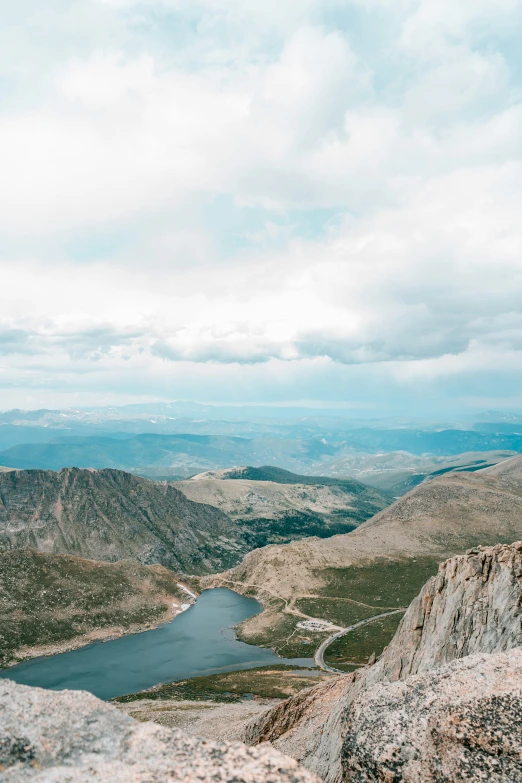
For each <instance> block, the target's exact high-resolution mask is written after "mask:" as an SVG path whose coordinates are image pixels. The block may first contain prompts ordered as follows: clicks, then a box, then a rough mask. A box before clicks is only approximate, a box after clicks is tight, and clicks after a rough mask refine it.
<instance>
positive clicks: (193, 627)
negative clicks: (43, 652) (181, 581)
mask: <svg viewBox="0 0 522 783" xmlns="http://www.w3.org/2000/svg"><path fill="white" fill-rule="evenodd" d="M260 611H261V605H260V604H259V603H258V602H257V601H256V600H254V599H253V598H245V597H244V596H242V595H238V594H237V593H234V592H232V591H231V590H228V589H227V588H224V587H219V588H216V589H215V590H206V591H205V592H204V593H202V594H201V596H200V597H199V598H198V600H197V603H196V604H195V605H194V606H192V607H191V608H190V609H187V611H186V612H184V613H183V614H182V615H179V616H178V617H177V618H176V619H175V620H173V621H172V622H170V623H167V624H166V625H162V626H160V627H159V628H156V629H154V630H153V631H145V632H144V633H140V634H132V635H130V636H122V637H120V638H119V639H113V640H112V641H109V642H103V643H102V642H99V643H96V644H90V645H88V646H87V647H82V648H81V649H79V650H72V651H71V652H66V653H61V654H60V655H53V656H50V657H48V658H34V659H32V660H30V661H26V662H25V663H21V664H19V665H18V666H13V667H11V668H9V669H3V670H2V671H0V678H6V677H7V678H9V679H11V680H15V681H16V682H19V683H22V684H24V685H35V686H39V687H41V688H51V689H52V690H62V689H64V688H71V689H73V690H86V691H90V692H91V693H94V694H95V695H96V696H98V697H99V698H101V699H111V698H112V697H114V696H123V695H124V694H125V693H134V692H135V691H140V690H143V689H144V688H150V687H151V686H152V685H156V684H157V683H159V682H170V681H172V680H182V679H185V678H189V677H195V676H197V675H204V674H214V673H217V672H225V671H234V670H236V669H249V668H253V667H255V666H266V665H268V664H273V663H290V664H295V665H298V666H301V665H303V666H314V661H313V659H312V658H292V659H291V660H287V659H285V658H279V657H278V656H277V655H276V654H275V653H274V652H273V651H272V650H266V649H263V648H261V647H255V646H253V645H250V644H244V642H240V641H238V640H237V639H236V638H235V633H234V631H233V630H232V626H234V625H237V624H238V623H240V622H242V621H243V620H246V619H247V618H248V617H252V616H253V615H255V614H259V612H260Z"/></svg>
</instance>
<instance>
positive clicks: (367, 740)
mask: <svg viewBox="0 0 522 783" xmlns="http://www.w3.org/2000/svg"><path fill="white" fill-rule="evenodd" d="M345 732H346V736H345V740H344V744H343V749H342V761H343V767H344V776H345V778H346V779H347V780H349V781H351V783H376V782H377V781H379V782H380V781H382V782H383V783H384V781H404V783H440V782H441V781H448V782H449V781H452V783H453V782H454V783H457V781H462V783H464V781H466V782H467V783H471V782H472V781H477V782H478V781H489V783H507V782H508V781H509V783H515V781H522V650H521V649H516V650H512V651H510V652H509V653H501V654H499V655H471V656H469V657H467V658H464V659H463V660H461V661H454V662H453V663H450V664H448V665H447V666H443V667H441V668H439V669H436V670H435V671H433V672H429V673H427V674H419V675H415V676H413V677H409V678H408V679H407V680H406V681H405V682H395V683H393V684H392V685H377V686H375V687H374V688H371V689H370V690H369V691H368V692H367V693H365V694H364V695H363V696H362V697H361V698H359V699H358V700H357V701H355V703H354V705H353V708H352V710H351V711H350V714H349V718H348V721H347V725H346V728H345Z"/></svg>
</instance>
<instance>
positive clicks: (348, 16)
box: [0, 0, 522, 414]
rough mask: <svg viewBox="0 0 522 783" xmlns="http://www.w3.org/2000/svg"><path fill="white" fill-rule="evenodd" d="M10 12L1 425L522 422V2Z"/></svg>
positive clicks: (2, 68) (170, 2)
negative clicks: (325, 417) (151, 408)
mask: <svg viewBox="0 0 522 783" xmlns="http://www.w3.org/2000/svg"><path fill="white" fill-rule="evenodd" d="M0 2H1V4H2V20H3V23H2V27H1V29H0V172H1V176H0V409H5V408H9V407H22V408H23V407H29V408H34V407H40V406H52V407H58V406H65V405H76V406H81V405H104V404H117V403H129V402H134V401H135V402H139V401H146V400H169V399H192V400H196V401H202V402H216V403H217V402H227V403H245V402H267V403H277V402H284V403H286V404H288V403H289V402H295V403H296V404H301V403H307V404H308V403H310V402H312V403H313V402H314V401H315V402H320V403H321V404H323V403H324V404H326V405H333V406H346V407H347V408H350V409H353V410H354V411H363V412H368V411H374V412H376V413H379V414H385V413H388V412H394V413H397V412H412V411H416V412H419V413H421V412H422V413H423V414H424V413H427V412H430V411H447V410H467V409H483V408H492V407H493V408H507V409H520V408H522V59H521V58H520V52H519V42H520V36H521V34H522V0H494V2H493V0H458V2H455V0H393V1H392V0H277V1H276V0H263V2H260V0H141V2H135V1H134V0H46V2H45V3H42V2H41V0H18V2H17V3H11V2H8V0H0Z"/></svg>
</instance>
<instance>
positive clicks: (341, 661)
mask: <svg viewBox="0 0 522 783" xmlns="http://www.w3.org/2000/svg"><path fill="white" fill-rule="evenodd" d="M401 620H402V615H400V614H393V615H390V616H389V617H382V618H381V619H380V620H375V621H374V622H373V623H368V625H363V626H361V628H356V629H355V630H354V631H351V632H350V633H348V634H346V636H341V638H340V639H336V641H335V642H333V644H332V645H331V646H330V647H328V649H327V650H326V652H325V656H324V657H325V661H326V662H327V663H329V664H330V666H333V667H335V668H336V669H341V670H342V671H352V670H353V668H354V667H353V666H350V665H349V663H352V664H364V663H366V662H367V661H368V658H369V657H370V656H371V654H372V653H375V654H376V655H377V656H379V655H380V654H381V653H382V651H383V649H384V648H385V647H386V646H387V645H388V644H389V643H390V642H391V640H392V639H393V636H394V634H395V631H396V630H397V627H398V625H399V623H400V621H401Z"/></svg>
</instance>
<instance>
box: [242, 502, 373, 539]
mask: <svg viewBox="0 0 522 783" xmlns="http://www.w3.org/2000/svg"><path fill="white" fill-rule="evenodd" d="M332 517H333V518H332ZM367 519H368V514H367V513H365V511H364V510H362V509H361V508H359V507H358V508H354V509H353V510H351V509H346V510H345V511H343V512H342V514H339V515H338V517H337V518H336V517H335V516H333V515H331V516H329V517H326V515H325V516H319V515H316V516H314V515H313V514H306V513H304V512H301V513H297V512H296V513H293V514H290V513H289V514H285V515H284V516H282V517H279V518H277V519H266V518H264V517H258V518H256V519H242V520H241V525H242V527H243V535H242V540H243V541H244V542H245V544H246V546H247V548H248V549H258V548H259V547H262V546H266V545H267V544H287V543H289V542H290V541H296V540H298V539H300V538H309V537H310V536H317V537H318V538H330V536H336V535H338V534H339V533H350V532H351V531H352V530H355V528H356V527H357V525H358V524H360V523H361V522H365V521H366V520H367Z"/></svg>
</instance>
